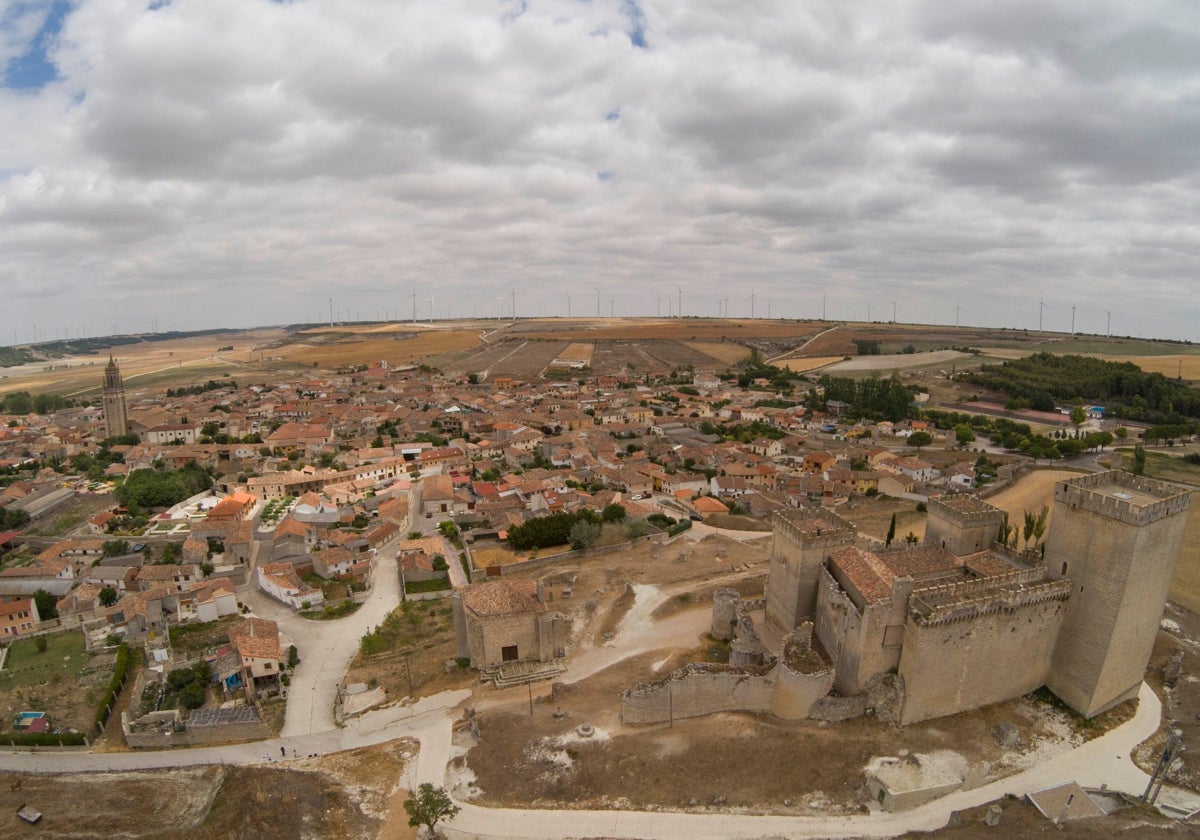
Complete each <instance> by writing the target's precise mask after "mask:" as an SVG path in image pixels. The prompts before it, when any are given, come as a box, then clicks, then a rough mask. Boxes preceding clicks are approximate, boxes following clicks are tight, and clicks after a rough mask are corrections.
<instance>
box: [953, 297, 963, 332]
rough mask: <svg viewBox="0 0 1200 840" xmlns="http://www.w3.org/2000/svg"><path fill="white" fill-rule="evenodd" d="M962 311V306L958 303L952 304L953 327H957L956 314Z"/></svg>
mask: <svg viewBox="0 0 1200 840" xmlns="http://www.w3.org/2000/svg"><path fill="white" fill-rule="evenodd" d="M961 310H962V304H960V303H959V302H958V301H955V302H954V326H955V327H958V313H959V312H960V311H961Z"/></svg>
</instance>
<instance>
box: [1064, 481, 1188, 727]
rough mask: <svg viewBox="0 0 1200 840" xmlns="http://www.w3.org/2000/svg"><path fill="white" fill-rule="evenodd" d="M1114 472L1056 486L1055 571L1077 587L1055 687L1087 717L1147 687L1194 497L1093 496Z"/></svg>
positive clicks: (1154, 485) (1157, 487) (1155, 485)
mask: <svg viewBox="0 0 1200 840" xmlns="http://www.w3.org/2000/svg"><path fill="white" fill-rule="evenodd" d="M1108 475H1110V474H1099V475H1098V476H1086V477H1083V478H1081V479H1074V480H1072V481H1070V482H1061V483H1060V484H1059V485H1058V486H1056V487H1055V491H1054V495H1055V500H1054V517H1053V524H1052V526H1051V529H1050V535H1049V539H1048V540H1047V544H1046V567H1047V571H1048V572H1049V573H1050V574H1052V575H1063V576H1065V577H1068V578H1070V580H1071V582H1072V583H1073V585H1074V586H1073V592H1072V598H1071V601H1070V603H1069V605H1068V607H1067V611H1066V615H1065V617H1064V620H1063V626H1062V630H1061V632H1060V635H1059V644H1058V647H1057V649H1056V650H1055V654H1054V659H1053V663H1052V666H1051V671H1050V674H1049V677H1048V679H1047V683H1046V684H1047V685H1048V686H1049V687H1050V689H1051V690H1052V691H1053V692H1054V693H1055V694H1057V695H1058V696H1059V697H1060V698H1062V699H1063V700H1064V701H1065V702H1066V703H1068V704H1069V705H1070V706H1071V707H1072V708H1074V709H1075V710H1076V711H1078V712H1079V713H1080V714H1083V715H1085V716H1087V717H1091V716H1093V715H1096V714H1099V713H1100V712H1103V711H1105V710H1106V709H1108V708H1111V707H1112V706H1114V705H1116V704H1117V703H1120V702H1121V701H1123V700H1126V699H1128V698H1130V697H1133V696H1135V695H1136V693H1137V689H1138V687H1139V685H1140V684H1141V681H1142V679H1143V677H1144V675H1145V671H1146V665H1147V663H1148V662H1149V660H1150V653H1151V650H1152V648H1153V646H1154V639H1155V636H1156V635H1157V632H1158V623H1159V620H1160V619H1161V617H1162V610H1163V606H1164V605H1165V603H1166V600H1167V594H1168V591H1169V589H1170V585H1171V576H1172V575H1173V573H1174V570H1175V564H1176V561H1177V560H1178V558H1179V547H1180V543H1181V540H1182V537H1183V529H1184V525H1185V523H1186V512H1187V509H1188V502H1189V501H1190V498H1189V496H1187V495H1183V494H1180V495H1175V496H1174V497H1171V498H1167V499H1164V500H1163V501H1161V502H1158V503H1157V504H1152V505H1131V504H1128V503H1127V502H1123V501H1122V500H1120V499H1114V498H1112V496H1110V495H1105V494H1103V493H1098V492H1093V490H1092V489H1091V488H1092V487H1093V486H1095V485H1097V483H1098V482H1101V481H1104V480H1105V477H1106V476H1108ZM1108 480H1109V481H1111V478H1109V479H1108ZM1129 480H1130V484H1131V487H1132V488H1133V489H1135V490H1136V489H1139V488H1142V487H1143V486H1144V487H1145V488H1146V489H1149V490H1153V491H1159V492H1162V490H1163V488H1169V486H1168V485H1163V484H1162V483H1161V482H1153V481H1151V480H1149V479H1133V477H1129ZM1169 490H1174V488H1169ZM1169 490H1168V492H1169Z"/></svg>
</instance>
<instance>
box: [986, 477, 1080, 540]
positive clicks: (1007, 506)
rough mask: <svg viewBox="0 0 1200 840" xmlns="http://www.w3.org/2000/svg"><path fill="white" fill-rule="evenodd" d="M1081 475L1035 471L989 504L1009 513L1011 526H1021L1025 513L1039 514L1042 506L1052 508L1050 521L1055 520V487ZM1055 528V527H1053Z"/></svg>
mask: <svg viewBox="0 0 1200 840" xmlns="http://www.w3.org/2000/svg"><path fill="white" fill-rule="evenodd" d="M1079 475H1081V473H1079V472H1076V471H1073V470H1033V471H1031V472H1029V473H1027V474H1026V475H1024V476H1022V477H1021V478H1019V479H1018V480H1017V482H1016V483H1015V484H1013V485H1010V486H1009V487H1005V488H1004V489H1003V490H1001V491H1000V492H999V493H997V494H996V495H994V496H989V497H988V499H987V501H988V504H992V505H995V506H996V507H998V508H1000V509H1001V510H1004V511H1007V512H1008V521H1009V524H1011V525H1018V526H1019V525H1020V523H1022V522H1024V521H1025V511H1029V512H1030V513H1035V514H1036V513H1037V512H1038V511H1040V510H1041V509H1042V505H1049V506H1050V521H1051V522H1053V520H1054V504H1053V499H1054V485H1055V484H1057V483H1058V482H1060V481H1062V480H1063V479H1066V478H1078V477H1079ZM1051 527H1053V526H1051Z"/></svg>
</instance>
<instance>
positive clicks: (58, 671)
mask: <svg viewBox="0 0 1200 840" xmlns="http://www.w3.org/2000/svg"><path fill="white" fill-rule="evenodd" d="M42 638H44V639H46V642H47V648H46V650H45V651H39V650H38V649H37V641H36V639H18V640H17V641H15V642H13V644H12V646H11V647H10V648H9V649H8V658H7V659H6V660H5V661H4V670H3V671H0V689H5V690H8V689H13V688H26V687H29V686H34V685H41V684H42V683H44V682H52V683H57V682H61V681H62V680H70V681H74V680H76V679H78V677H79V672H80V671H82V670H83V667H84V665H86V664H87V661H88V657H87V655H86V654H85V653H84V649H83V634H82V633H78V632H76V633H55V634H53V635H50V636H44V637H42Z"/></svg>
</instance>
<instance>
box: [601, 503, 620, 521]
mask: <svg viewBox="0 0 1200 840" xmlns="http://www.w3.org/2000/svg"><path fill="white" fill-rule="evenodd" d="M600 518H601V519H602V520H603V521H605V522H620V521H621V520H622V519H624V518H625V508H623V507H621V506H620V505H618V504H611V505H608V506H607V507H605V508H604V510H603V511H601V513H600Z"/></svg>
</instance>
